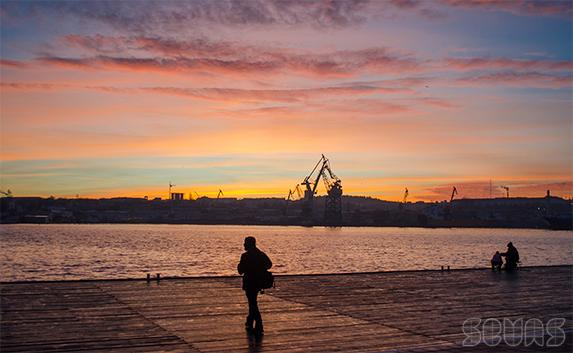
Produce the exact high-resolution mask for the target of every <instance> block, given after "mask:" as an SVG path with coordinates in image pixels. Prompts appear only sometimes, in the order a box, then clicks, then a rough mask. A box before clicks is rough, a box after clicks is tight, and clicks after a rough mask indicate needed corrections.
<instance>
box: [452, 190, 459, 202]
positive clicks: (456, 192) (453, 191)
mask: <svg viewBox="0 0 573 353" xmlns="http://www.w3.org/2000/svg"><path fill="white" fill-rule="evenodd" d="M457 194H458V189H456V187H455V186H454V188H453V189H452V196H451V197H450V202H452V201H453V200H454V196H456V195H457Z"/></svg>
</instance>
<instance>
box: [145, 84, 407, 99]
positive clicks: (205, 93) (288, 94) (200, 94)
mask: <svg viewBox="0 0 573 353" xmlns="http://www.w3.org/2000/svg"><path fill="white" fill-rule="evenodd" d="M141 90H143V91H148V92H156V93H162V94H169V95H176V96H183V97H190V98H199V99H206V100H213V101H250V102H261V101H271V102H298V101H304V100H309V99H313V98H317V97H322V96H332V95H367V94H374V93H403V92H406V91H407V90H404V89H399V88H384V87H376V86H350V87H321V88H302V89H261V90H253V89H231V88H179V87H150V88H142V89H141Z"/></svg>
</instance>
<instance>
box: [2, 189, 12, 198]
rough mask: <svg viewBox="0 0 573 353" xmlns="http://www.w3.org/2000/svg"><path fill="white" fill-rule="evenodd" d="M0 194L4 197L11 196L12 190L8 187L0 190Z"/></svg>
mask: <svg viewBox="0 0 573 353" xmlns="http://www.w3.org/2000/svg"><path fill="white" fill-rule="evenodd" d="M0 194H2V195H4V196H6V197H12V191H10V189H8V190H6V191H2V190H0Z"/></svg>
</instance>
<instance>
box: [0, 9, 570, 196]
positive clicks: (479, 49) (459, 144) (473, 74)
mask: <svg viewBox="0 0 573 353" xmlns="http://www.w3.org/2000/svg"><path fill="white" fill-rule="evenodd" d="M572 15H573V5H572V3H571V2H570V1H546V2H532V1H527V0H516V1H476V2H466V1H455V0H436V1H416V0H411V1H402V0H394V1H362V0H348V1H317V2H311V1H278V0H277V1H254V0H253V1H232V0H221V1H109V2H107V1H70V2H67V1H2V2H1V3H0V20H1V26H2V31H1V58H0V59H1V60H0V70H1V97H0V98H1V125H0V158H1V163H2V164H1V174H2V176H1V180H0V189H2V190H6V189H10V190H12V192H13V193H14V195H15V196H43V197H47V196H50V195H53V196H56V197H75V196H76V195H80V196H82V197H116V196H135V197H143V196H148V197H150V198H152V197H163V198H165V197H167V192H168V184H169V182H172V183H173V184H175V185H176V186H175V187H174V188H173V191H177V192H183V193H185V197H188V195H189V194H190V193H192V192H196V193H198V194H199V195H206V196H209V197H216V196H217V192H218V190H219V189H222V190H223V192H224V194H225V196H226V197H238V198H246V197H286V195H287V194H288V191H289V189H292V188H293V187H294V186H295V185H296V184H297V183H300V182H301V181H302V180H303V178H304V177H305V176H306V175H307V174H308V173H309V172H310V170H311V169H312V167H313V166H314V164H315V163H316V161H317V160H318V159H319V157H320V156H321V154H325V155H326V156H327V157H328V158H329V159H330V160H331V165H332V168H333V170H334V171H335V173H336V174H337V175H338V176H339V177H340V178H341V179H342V185H343V188H344V193H345V194H350V195H362V196H373V197H377V198H382V199H386V200H400V199H402V194H403V192H404V188H405V187H408V189H409V193H410V198H411V200H412V201H416V200H424V201H436V200H444V199H448V198H449V194H450V192H451V190H452V186H454V185H455V186H456V187H457V190H458V192H459V197H460V198H462V197H468V198H473V197H489V196H490V180H491V181H492V184H493V194H492V196H494V197H500V196H503V195H505V191H504V190H503V189H501V188H500V187H499V186H500V185H507V186H509V187H510V188H511V190H512V192H511V193H512V196H529V197H542V196H544V195H545V192H546V190H548V189H550V190H551V193H552V194H553V195H556V196H561V197H566V198H571V197H573V161H572V153H573V152H572V151H573V143H572V140H573V120H572V114H573V112H572V104H571V99H572V93H573V90H572V87H573V86H572V83H573V76H572V69H573V62H572V59H573V54H572V50H573V48H572V43H573V38H572V32H571V26H572V19H571V18H572ZM319 190H321V189H319ZM323 193H324V190H323V189H322V190H321V191H320V194H323Z"/></svg>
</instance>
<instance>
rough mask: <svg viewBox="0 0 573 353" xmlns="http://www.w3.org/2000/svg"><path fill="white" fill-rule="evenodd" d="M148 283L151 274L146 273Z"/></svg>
mask: <svg viewBox="0 0 573 353" xmlns="http://www.w3.org/2000/svg"><path fill="white" fill-rule="evenodd" d="M150 281H151V274H150V273H148V274H147V282H150Z"/></svg>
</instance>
